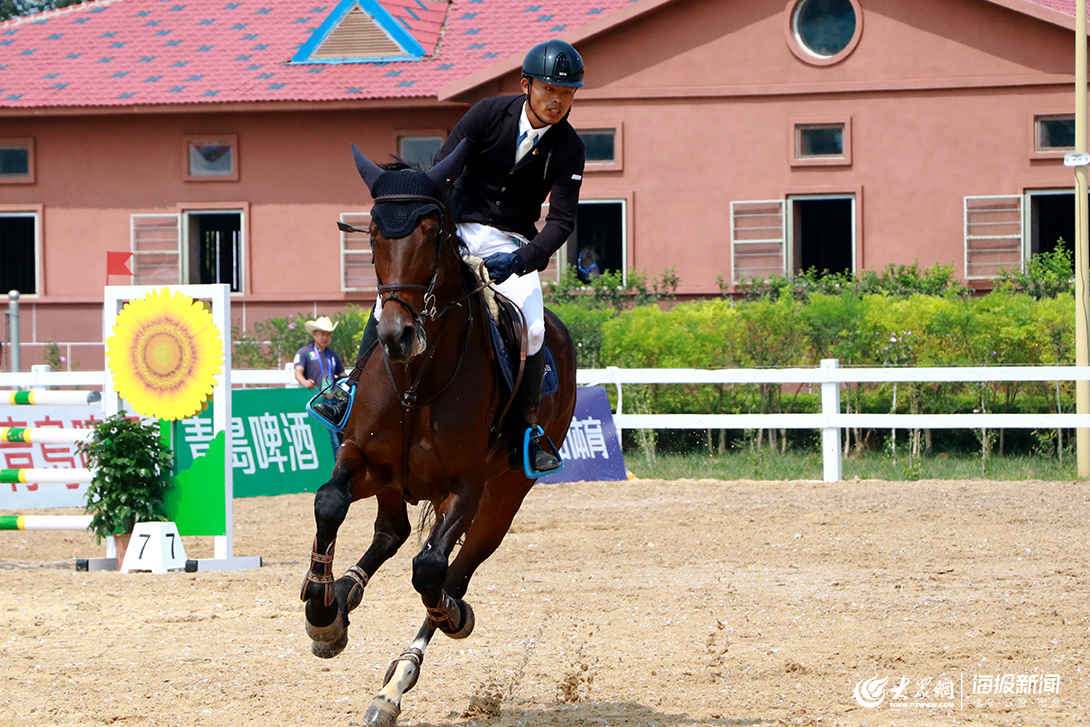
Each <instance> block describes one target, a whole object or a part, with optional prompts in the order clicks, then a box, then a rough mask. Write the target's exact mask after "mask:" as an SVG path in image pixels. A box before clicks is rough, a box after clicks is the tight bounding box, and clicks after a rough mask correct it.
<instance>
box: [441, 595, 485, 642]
mask: <svg viewBox="0 0 1090 727" xmlns="http://www.w3.org/2000/svg"><path fill="white" fill-rule="evenodd" d="M458 605H459V606H460V607H461V610H462V628H460V629H458V630H457V631H451V632H447V631H443V633H444V634H446V635H447V636H449V637H450V638H452V639H464V638H466V637H467V636H469V635H470V634H471V633H473V627H474V625H476V623H477V622H476V620H475V619H474V618H473V607H472V606H470V605H469V603H468V602H467V601H462V600H459V601H458Z"/></svg>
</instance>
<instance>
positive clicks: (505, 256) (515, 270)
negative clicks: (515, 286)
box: [484, 252, 525, 285]
mask: <svg viewBox="0 0 1090 727" xmlns="http://www.w3.org/2000/svg"><path fill="white" fill-rule="evenodd" d="M484 266H485V267H486V268H488V277H490V278H492V282H493V283H495V284H496V285H499V284H500V283H502V282H503V281H505V280H507V279H508V278H510V277H511V276H512V275H522V274H523V273H524V272H525V268H524V267H523V265H522V258H520V257H519V256H518V255H516V254H515V253H513V252H497V253H496V254H495V255H489V256H488V257H487V258H485V260H484Z"/></svg>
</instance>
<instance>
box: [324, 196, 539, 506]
mask: <svg viewBox="0 0 1090 727" xmlns="http://www.w3.org/2000/svg"><path fill="white" fill-rule="evenodd" d="M374 201H375V204H378V203H380V202H429V203H432V204H434V205H436V206H437V207H438V208H439V230H438V232H437V237H438V239H437V240H436V244H435V268H434V270H433V271H432V275H431V279H430V280H429V281H428V283H427V284H426V285H424V284H420V283H383V282H382V280H381V278H380V279H379V281H378V282H379V286H378V293H379V308H380V310H381V309H382V308H384V307H385V305H386V304H387V303H389V302H391V301H393V302H396V303H398V304H399V305H401V306H402V307H404V308H405V310H406V311H407V312H408V313H409V315H410V316H412V319H413V322H414V324H415V327H416V330H417V335H419V336H421V337H424V340H425V346H426V348H427V353H426V354H425V357H424V360H423V361H422V363H421V365H420V368H419V369H418V370H417V372H416V376H414V377H412V380H411V381H410V382H409V384H408V386H407V388H405V389H404V390H401V389H400V388H399V387H398V384H397V381H396V379H395V378H394V372H393V369H392V367H391V365H390V357H389V355H388V354H387V352H386V349H385V347H383V348H382V360H383V363H384V364H385V368H386V376H387V378H388V379H389V381H390V386H391V388H392V389H393V391H394V393H395V394H397V395H398V399H399V402H400V405H401V407H402V410H403V412H404V413H403V416H402V419H401V421H402V438H401V439H402V457H401V463H402V472H401V477H402V480H401V481H402V486H403V487H404V486H406V483H407V482H408V477H409V449H410V447H411V440H410V434H411V432H410V429H411V425H412V417H411V414H412V412H413V410H414V409H419V408H421V407H424V406H427V405H428V404H430V403H431V402H433V401H435V400H436V399H437V398H438V397H439V396H440V395H442V394H443V392H445V391H446V390H447V389H448V388H449V387H450V385H451V384H452V383H453V382H454V379H455V378H456V377H457V375H458V371H459V370H460V369H461V367H462V363H463V362H464V361H465V357H466V354H467V353H468V352H469V344H470V340H471V336H472V333H473V326H474V323H475V318H474V315H473V306H472V305H468V306H466V327H465V336H464V337H463V340H462V346H461V351H460V352H459V354H458V360H457V362H456V363H455V364H454V366H453V367H451V372H450V376H449V377H448V378H447V380H446V382H444V383H443V385H442V386H441V387H439V388H438V389H437V390H436V391H434V392H433V393H432V394H431V396H429V397H428V398H427V399H426V400H424V401H418V400H417V389H418V387H419V386H420V385H421V384H422V383H423V381H424V376H425V374H426V373H427V371H428V369H429V367H430V364H431V363H432V361H433V360H434V357H435V353H436V351H437V350H438V348H439V347H438V343H439V340H440V339H441V338H442V336H443V333H444V332H445V331H446V330H447V327H446V325H445V324H443V323H440V325H439V330H438V332H437V333H436V335H435V340H434V341H432V342H431V345H428V344H427V339H426V337H425V336H424V319H425V318H428V319H430V320H432V321H437V320H439V319H440V318H442V316H443V315H444V314H445V313H446V312H448V311H449V310H451V309H452V308H455V307H460V306H461V305H462V303H463V302H465V301H466V300H467V299H469V298H470V297H471V296H473V295H474V294H477V293H479V292H480V291H481V290H483V289H484V287H485V286H486V283H485V282H484V281H483V280H482V281H481V282H480V283H479V284H478V285H477V286H476V287H475V288H473V289H471V290H469V291H467V292H466V293H465V294H464V295H462V296H461V297H458V298H456V299H455V300H453V301H451V302H450V303H447V304H446V305H444V306H442V307H441V308H440V307H437V302H436V297H435V284H436V282H437V281H438V278H439V272H440V270H441V269H442V265H443V251H444V249H445V248H446V246H447V245H448V244H449V240H450V237H451V233H450V231H449V230H448V229H447V227H446V222H447V215H448V214H449V208H448V207H447V205H446V204H445V203H444V202H443V201H442V200H440V199H437V198H435V197H431V196H427V195H418V194H388V195H381V196H379V197H376V198H375V200H374ZM342 224H343V223H342ZM345 227H347V225H345ZM352 231H358V232H364V230H358V229H357V228H352ZM373 252H374V240H373V239H372V253H373ZM478 277H479V276H478ZM400 291H423V293H424V305H423V310H421V311H419V312H418V311H417V310H416V308H415V307H414V306H413V304H412V303H410V302H409V301H407V300H405V299H404V298H402V297H401V296H400V295H398V292H400ZM384 294H388V295H386V297H385V298H384V297H383V295H384ZM375 345H378V346H381V344H377V343H376V344H375ZM369 354H370V352H369V351H368V352H364V353H363V354H362V355H361V356H360V357H359V358H358V359H357V360H356V365H355V367H354V368H353V369H352V373H351V374H349V376H348V379H349V382H350V384H358V383H359V380H360V377H361V376H362V375H363V366H364V365H365V363H366V359H367V358H369ZM520 373H521V372H520Z"/></svg>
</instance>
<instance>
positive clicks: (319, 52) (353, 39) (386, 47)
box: [311, 5, 407, 60]
mask: <svg viewBox="0 0 1090 727" xmlns="http://www.w3.org/2000/svg"><path fill="white" fill-rule="evenodd" d="M404 55H407V54H406V53H405V49H404V48H402V47H401V46H400V45H398V44H397V43H396V42H394V41H393V40H392V39H391V38H390V36H389V35H387V34H386V31H385V30H383V29H382V28H380V27H379V25H378V23H376V22H375V21H374V19H373V18H371V16H369V15H368V14H367V13H365V12H363V10H362V9H360V6H359V5H356V6H355V7H353V8H352V9H351V10H349V11H348V14H347V15H345V16H344V17H343V18H341V22H340V23H338V24H337V27H336V28H334V29H333V30H332V31H331V32H330V34H329V35H328V36H326V39H325V40H323V41H322V43H321V45H319V46H318V48H317V49H316V50H315V51H314V53H312V54H311V58H318V59H323V60H328V59H340V58H353V59H354V58H389V57H391V56H404Z"/></svg>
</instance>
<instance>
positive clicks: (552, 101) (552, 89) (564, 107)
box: [522, 78, 575, 129]
mask: <svg viewBox="0 0 1090 727" xmlns="http://www.w3.org/2000/svg"><path fill="white" fill-rule="evenodd" d="M531 80H532V82H531ZM522 92H523V93H525V94H527V95H529V97H530V113H528V114H526V117H527V118H528V119H530V126H532V127H534V128H535V129H540V128H541V127H543V126H549V125H551V124H555V123H556V122H558V121H560V120H561V119H563V118H564V117H565V116H567V115H568V111H569V110H570V109H571V105H572V102H573V101H574V100H575V89H574V88H566V87H565V86H554V85H552V84H551V83H544V82H543V81H539V80H537V79H529V78H523V79H522Z"/></svg>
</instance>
